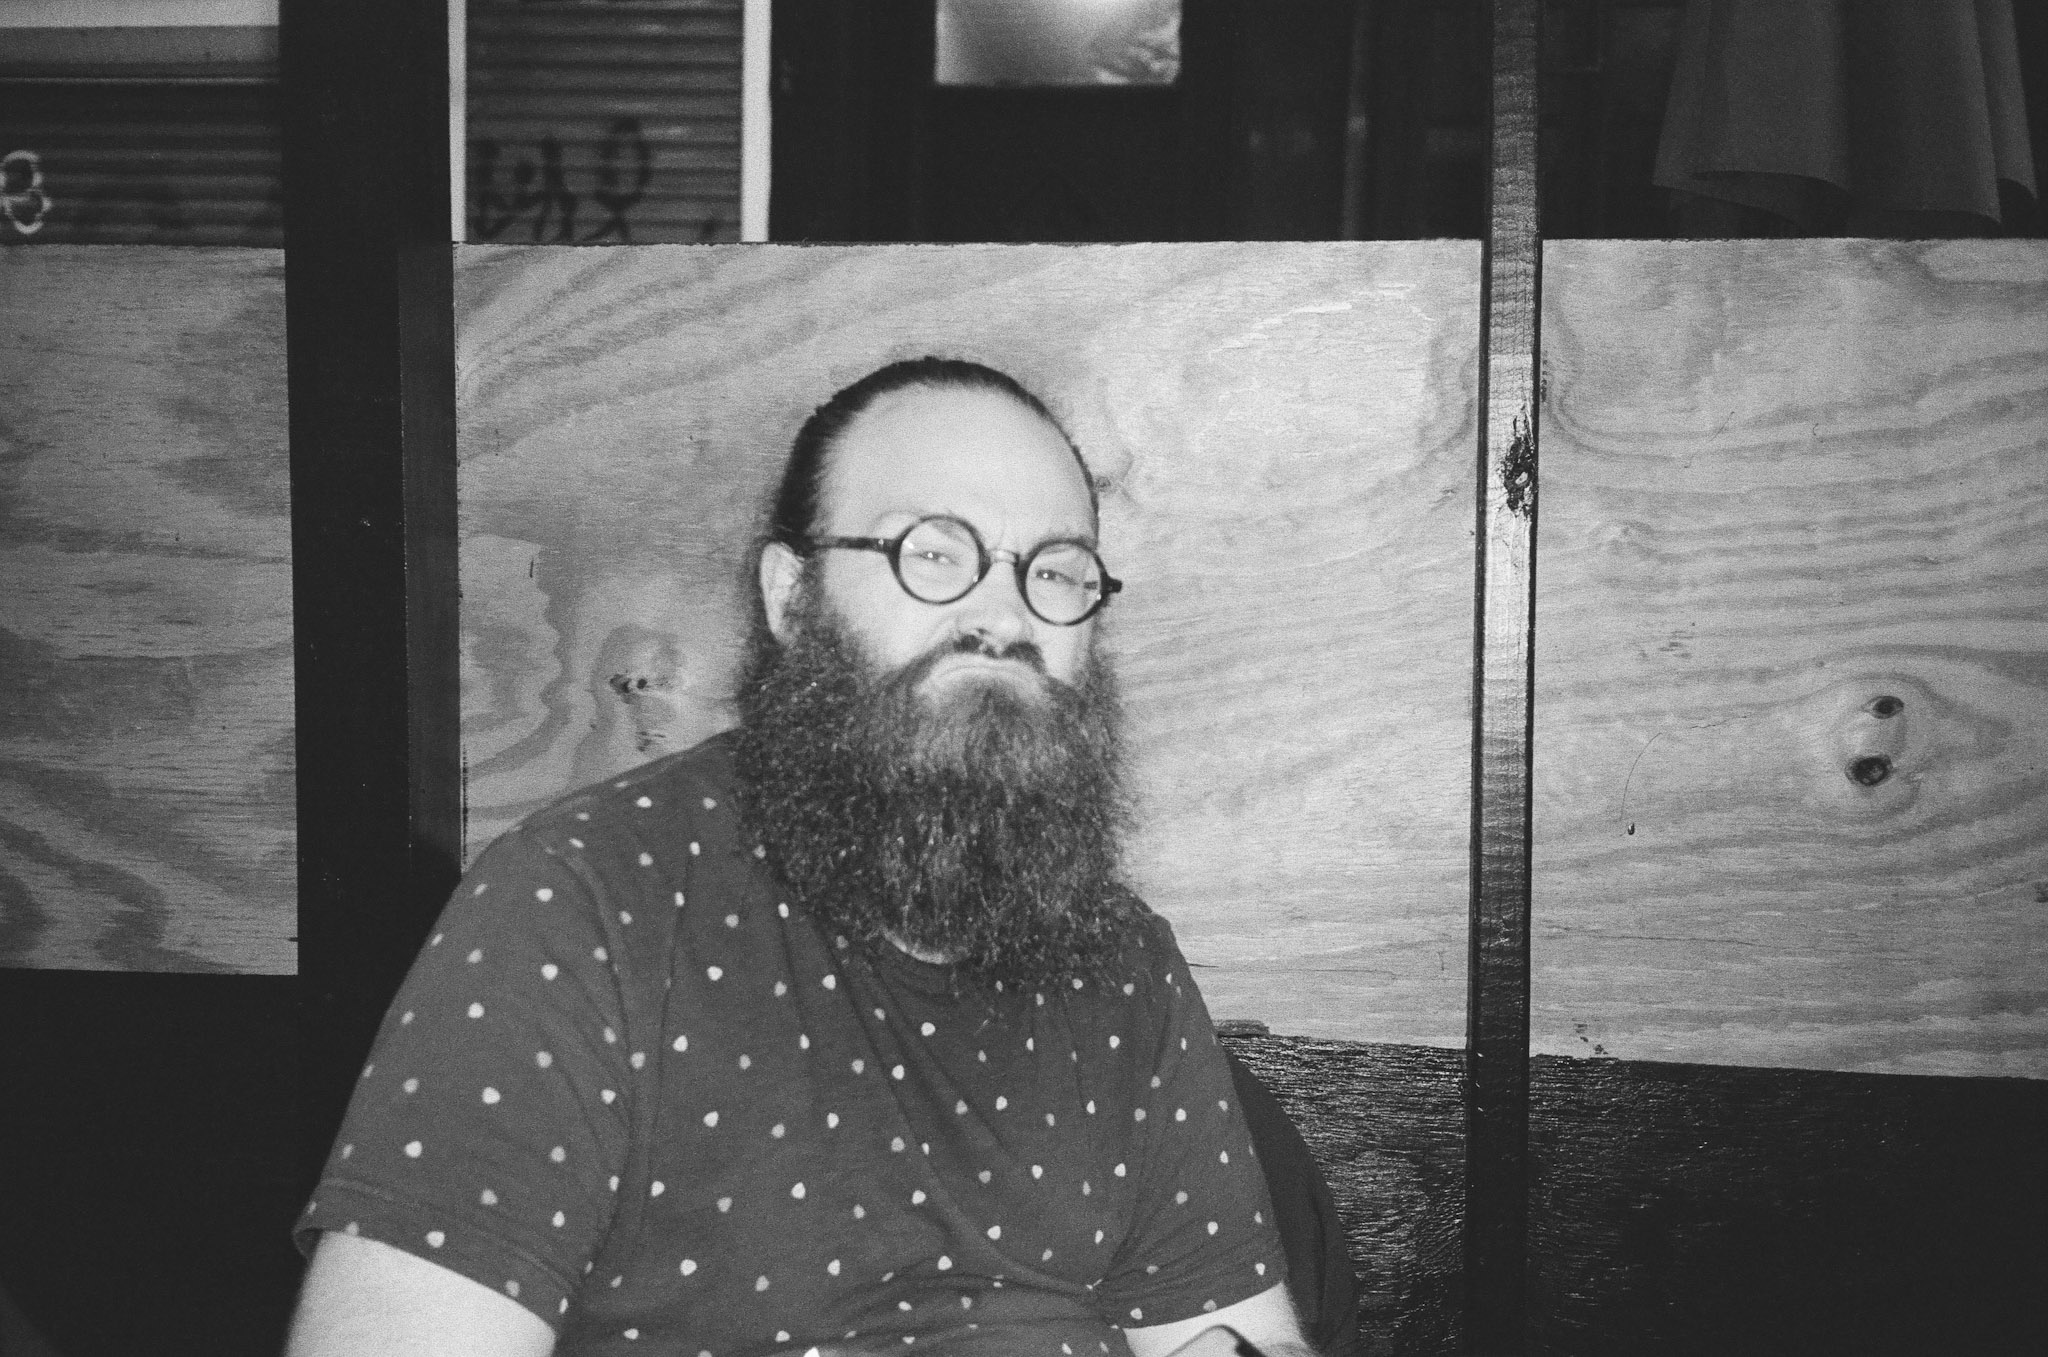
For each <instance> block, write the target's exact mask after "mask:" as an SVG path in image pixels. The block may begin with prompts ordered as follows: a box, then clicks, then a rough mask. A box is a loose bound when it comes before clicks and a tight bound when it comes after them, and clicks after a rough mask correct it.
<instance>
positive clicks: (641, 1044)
mask: <svg viewBox="0 0 2048 1357" xmlns="http://www.w3.org/2000/svg"><path fill="white" fill-rule="evenodd" d="M1096 534H1097V514H1096V501H1095V491H1094V485H1093V482H1092V480H1091V478H1090V476H1089V474H1088V471H1087V468H1086V467H1085V465H1084V464H1083V463H1082V460H1081V457H1080V454H1079V452H1078V450H1077V449H1076V448H1075V447H1074V446H1073V444H1072V442H1071V441H1070V440H1069V439H1068V438H1067V436H1066V434H1065V433H1064V432H1063V431H1062V430H1061V429H1060V427H1059V425H1058V424H1057V423H1056V422H1055V421H1054V420H1053V418H1052V416H1051V415H1050V414H1049V413H1048V412H1047V411H1046V408H1045V407H1044V406H1043V405H1042V404H1041V403H1040V402H1039V401H1038V400H1037V399H1036V398H1035V397H1033V396H1032V395H1031V394H1030V393H1029V392H1027V391H1026V390H1025V389H1024V388H1022V387H1021V386H1019V385H1018V384H1017V383H1016V382H1015V381H1013V380H1012V379H1010V378H1008V377H1006V376H1004V375H1002V374H1000V373H997V372H995V371H993V370H991V369H988V368H985V367H981V366H979V365H976V364H971V363H965V362H960V361H956V360H940V359H922V360H916V361H913V362H906V363H898V364H893V365H891V366H889V367H886V368H883V369H881V370H880V371H878V372H876V373H873V374H871V375H870V376H868V377H866V378H864V379H862V380H861V381H859V382H856V383H855V384H853V385H852V386H850V387H848V388H846V389H845V390H843V391H841V392H840V393H839V394H838V395H836V396H835V397H833V399H832V400H831V401H829V402H827V403H826V404H825V405H823V406H821V407H819V409H818V410H817V411H816V412H815V413H814V414H813V415H812V417H811V419H810V421H809V422H808V423H807V424H806V425H805V427H804V429H803V431H802V432H801V433H800V434H799V435H798V438H797V441H796V444H795V446H794V448H793V449H792V453H791V458H790V463H789V466H788V469H787V471H786V474H785V476H784V478H783V482H782V485H781V488H780V492H779V494H778V496H777V499H776V502H775V508H774V513H773V522H772V526H771V530H770V532H769V534H768V536H767V540H766V541H765V542H764V543H763V545H762V547H761V549H760V556H759V569H758V582H759V588H760V605H761V606H760V611H759V614H758V617H757V625H756V629H755V631H756V634H755V637H754V640H753V645H752V650H751V655H750V659H749V664H748V668H747V672H746V674H745V676H744V678H743V681H742V683H741V685H740V689H739V708H740V714H741V723H740V726H739V728H738V729H737V730H736V731H734V732H729V733H728V734H727V735H725V736H721V737H717V738H715V739H713V740H711V741H708V742H707V743H706V744H704V745H701V746H699V747H698V748H696V749H693V750H690V751H688V752H686V753H682V754H678V755H674V756H671V757H669V758H665V759H661V760H658V761H656V762H654V763H651V764H649V765H646V766H645V767H643V768H640V769H638V770H636V771H634V772H632V773H630V774H628V775H626V776H625V777H622V778H620V779H617V780H614V781H612V782H610V783H608V784H605V785H603V786H600V787H596V788H591V789H587V790H585V791H583V792H580V793H577V794H575V795H573V796H571V797H569V798H567V799H565V800H564V801H562V802H560V803H558V804H557V805H555V806H553V807H551V808H550V809H548V810H546V811H543V812H542V813H540V814H538V815H536V816H534V817H532V818H530V819H529V820H527V821H526V822H524V823H523V824H522V825H521V826H520V827H518V828H517V829H515V830H513V831H512V832H510V833H508V834H506V835H505V836H504V837H502V838H501V839H499V840H498V842H496V843H495V844H493V845H492V846H491V847H490V848H489V849H488V850H487V851H486V852H485V853H484V854H483V855H482V856H480V857H479V859H478V860H477V863H476V865H475V867H474V868H473V869H472V870H471V872H470V873H469V875H468V876H467V878H466V879H465V881H464V883H463V885H462V886H461V887H460V888H459V889H458V890H457V892H456V895H455V898H454V900H453V901H452V902H451V903H450V905H449V906H448V908H447V910H446V911H445V913H444V914H443V916H442V918H441V920H440V922H439V923H438V925H437V930H436V932H435V933H434V935H433V937H432V938H431V940H430V941H429V943H428V944H427V946H426V948H425V949H424V950H423V951H422V953H421V957H420V959H419V961H418V962H417V963H416V965H415V967H414V970H413V972H412V974H411V976H410V977H409V978H408V980H407V982H406V985H405V987H404V988H403V989H402V990H401V992H400V994H399V996H398V998H397V999H396V1001H394V1003H393V1005H392V1008H391V1011H390V1013H389V1015H388V1016H387V1018H386V1020H385V1023H384V1026H383V1029H382V1031H381V1032H380V1035H379V1038H378V1041H377V1045H376V1048H375V1050H374V1051H373V1053H372V1057H371V1061H370V1064H369V1066H368V1068H366V1069H365V1070H364V1072H363V1079H362V1083H361V1085H360V1087H359V1089H358V1092H357V1094H356V1097H355V1100H354V1102H353V1104H352V1106H351V1108H350V1112H349V1117H348V1120H347V1122H346V1123H345V1124H344V1126H343V1128H342V1131H341V1134H340V1136H339V1137H338V1139H337V1141H336V1145H335V1149H334V1152H333V1155H332V1156H331V1158H330V1161H329V1164H328V1169H327V1173H326V1175H325V1177H324V1178H323V1180H322V1182H321V1185H320V1187H319V1189H318V1190H317V1192H316V1194H315V1198H314V1201H313V1202H312V1203H311V1204H310V1205H309V1206H308V1207H307V1210H306V1214H305V1216H304V1218H303V1219H302V1221H301V1222H300V1226H299V1237H300V1239H301V1241H302V1244H305V1245H307V1246H310V1245H311V1243H312V1241H314V1240H315V1239H317V1240H319V1247H318V1251H317V1253H316V1254H315V1257H314V1262H313V1266H312V1269H311V1271H310V1272H309V1275H308V1280H307V1284H306V1290H305V1294H304V1297H303V1299H302V1303H301V1308H300V1315H299V1319H298V1322H297V1324H296V1326H295V1331H294V1337H293V1351H294V1352H295V1353H298V1354H324V1353H328V1352H340V1351H344V1350H345V1351H348V1352H352V1353H362V1352H414V1351H417V1352H433V1353H440V1354H448V1353H466V1352H477V1353H482V1352H491V1353H499V1354H503V1353H545V1352H550V1351H560V1352H569V1353H586V1352H588V1353H597V1352H604V1353H627V1352H640V1351H658V1352H662V1353H680V1354H698V1357H757V1355H760V1357H765V1354H770V1353H779V1352H789V1353H802V1352H809V1351H812V1350H817V1351H820V1352H823V1351H862V1352H875V1353H879V1352H884V1351H887V1352H904V1351H906V1350H909V1349H912V1348H915V1349H919V1350H927V1349H930V1348H933V1347H937V1348H939V1349H941V1350H943V1351H944V1352H947V1353H949V1354H950V1353H977V1352H990V1353H1001V1354H1005V1357H1007V1355H1008V1354H1025V1353H1030V1354H1044V1357H1086V1355H1088V1354H1102V1353H1109V1354H1120V1353H1122V1352H1124V1351H1126V1350H1128V1351H1129V1352H1131V1353H1133V1354H1136V1357H1163V1354H1166V1353H1168V1352H1171V1351H1173V1350H1174V1349H1176V1348H1178V1347H1180V1346H1181V1345H1182V1344H1184V1343H1186V1342H1188V1341H1189V1340H1191V1339H1194V1338H1196V1337H1197V1336H1198V1335H1200V1334H1202V1333H1204V1332H1205V1331H1207V1330H1209V1329H1210V1328H1211V1327H1212V1326H1214V1325H1217V1324H1227V1325H1229V1326H1231V1327H1232V1328H1234V1329H1236V1330H1237V1331H1239V1332H1241V1333H1243V1334H1244V1335H1246V1336H1247V1337H1248V1338H1249V1339H1251V1340H1252V1341H1253V1342H1255V1343H1258V1344H1259V1345H1260V1346H1262V1347H1264V1348H1266V1349H1267V1350H1269V1351H1273V1350H1280V1349H1289V1348H1294V1347H1297V1346H1299V1345H1300V1344H1301V1342H1302V1340H1301V1336H1300V1332H1299V1328H1298V1326H1297V1324H1296V1321H1295V1319H1294V1315H1293V1312H1292V1309H1291V1308H1290V1305H1289V1302H1288V1298H1287V1293H1286V1290H1285V1288H1284V1286H1283V1278H1284V1275H1285V1270H1286V1261H1285V1258H1284V1255H1283V1252H1282V1248H1281V1245H1280V1242H1279V1240H1278V1238H1277V1237H1276V1234H1275V1231H1274V1227H1273V1223H1272V1219H1271V1215H1272V1206H1271V1205H1270V1203H1269V1199H1268V1195H1267V1191H1266V1186H1265V1182H1264V1180H1263V1179H1262V1176H1261V1172H1260V1167H1259V1164H1258V1162H1257V1159H1256V1157H1255V1155H1254V1154H1253V1152H1252V1146H1251V1143H1250V1138H1249V1135H1248V1133H1247V1130H1246V1125H1245V1122H1244V1120H1243V1113H1242V1111H1241V1110H1240V1108H1239V1103H1238V1096H1237V1091H1236V1089H1235V1088H1234V1087H1233V1084H1232V1079H1231V1074H1230V1071H1229V1069H1228V1067H1227V1066H1226V1064H1225V1062H1224V1057H1223V1055H1222V1052H1221V1050H1220V1048H1219V1046H1218V1044H1217V1042H1216V1038H1215V1035H1214V1033H1213V1031H1212V1030H1211V1028H1210V1024H1209V1019H1208V1016H1207V1014H1206V1012H1205V1011H1204V1009H1203V1007H1202V1002H1201V999H1200V996H1199V995H1198V994H1197V992H1196V990H1195V986H1194V983H1193V981H1192V980H1191V978H1190V977H1189V973H1188V968H1187V964H1186V962H1185V961H1184V960H1183V959H1182V958H1181V956H1180V953H1179V951H1178V949H1177V948H1176V947H1175V945H1174V941H1173V936H1172V933H1171V931H1170V930H1169V929H1168V928H1167V926H1166V924H1165V923H1164V922H1163V921H1162V920H1160V919H1159V918H1158V917H1157V916H1155V915H1153V914H1151V913H1150V912H1149V911H1148V910H1147V909H1146V908H1145V906H1144V905H1143V904H1142V903H1140V902H1139V901H1138V899H1137V898H1136V896H1135V895H1134V894H1133V893H1132V892H1131V891H1130V889H1129V888H1128V887H1127V886H1126V885H1125V884H1124V882H1123V880H1122V877H1121V875H1120V869H1119V853H1118V845H1119V841H1120V838H1121V835H1122V833H1123V831H1124V828H1125V826H1126V823H1127V821H1128V818H1129V817H1128V810H1127V807H1126V804H1125V798H1124V792H1123V788H1122V782H1121V776H1120V767H1119V759H1118V741H1117V732H1118V718H1117V699H1116V692H1115V685H1114V683H1113V681H1112V678H1111V675H1110V673H1109V670H1108V668H1107V666H1106V664H1105V662H1104V660H1103V659H1102V657H1101V656H1100V654H1099V653H1098V651H1097V648H1096V644H1095V637H1096V626H1097V620H1098V618H1099V616H1100V613H1101V610H1102V608H1103V606H1104V605H1105V604H1107V603H1108V602H1109V601H1110V598H1111V596H1112V595H1113V594H1114V593H1115V592H1116V590H1117V589H1118V588H1119V585H1118V582H1117V581H1116V580H1115V579H1114V578H1112V577H1111V576H1110V575H1109V573H1108V572H1107V570H1106V569H1105V568H1104V566H1103V563H1102V559H1101V557H1100V555H1099V553H1098V550H1097V536H1096Z"/></svg>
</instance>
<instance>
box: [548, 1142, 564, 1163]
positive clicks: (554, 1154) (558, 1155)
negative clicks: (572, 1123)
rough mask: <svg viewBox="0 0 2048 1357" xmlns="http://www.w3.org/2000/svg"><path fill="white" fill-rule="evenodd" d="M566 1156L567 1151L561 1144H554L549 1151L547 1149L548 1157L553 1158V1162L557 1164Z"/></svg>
mask: <svg viewBox="0 0 2048 1357" xmlns="http://www.w3.org/2000/svg"><path fill="white" fill-rule="evenodd" d="M568 1157H569V1151H568V1150H567V1149H565V1148H563V1147H562V1146H560V1145H557V1146H555V1148H553V1149H552V1150H549V1151H548V1158H550V1159H552V1160H554V1161H555V1162H556V1163H557V1164H559V1163H561V1162H562V1161H563V1160H565V1159H567V1158H568Z"/></svg>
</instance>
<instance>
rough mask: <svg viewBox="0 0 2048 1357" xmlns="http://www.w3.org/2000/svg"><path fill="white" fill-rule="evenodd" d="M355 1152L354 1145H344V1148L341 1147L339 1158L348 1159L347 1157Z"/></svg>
mask: <svg viewBox="0 0 2048 1357" xmlns="http://www.w3.org/2000/svg"><path fill="white" fill-rule="evenodd" d="M355 1152H356V1147H355V1146H354V1145H344V1146H342V1147H341V1157H342V1158H343V1159H346V1158H348V1157H349V1156H350V1155H352V1154H354V1153H355Z"/></svg>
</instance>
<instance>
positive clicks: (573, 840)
mask: <svg viewBox="0 0 2048 1357" xmlns="http://www.w3.org/2000/svg"><path fill="white" fill-rule="evenodd" d="M569 846H570V847H571V848H581V847H582V846H583V840H581V839H579V838H577V837H575V836H574V835H571V836H570V838H569Z"/></svg>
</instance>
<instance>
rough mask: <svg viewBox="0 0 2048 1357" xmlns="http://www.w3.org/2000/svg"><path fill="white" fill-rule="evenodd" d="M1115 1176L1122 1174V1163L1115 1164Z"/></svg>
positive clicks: (1121, 1175)
mask: <svg viewBox="0 0 2048 1357" xmlns="http://www.w3.org/2000/svg"><path fill="white" fill-rule="evenodd" d="M1116 1176H1117V1177H1119V1178H1121V1177H1123V1176H1124V1166H1123V1165H1122V1164H1118V1165H1117V1166H1116Z"/></svg>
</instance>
